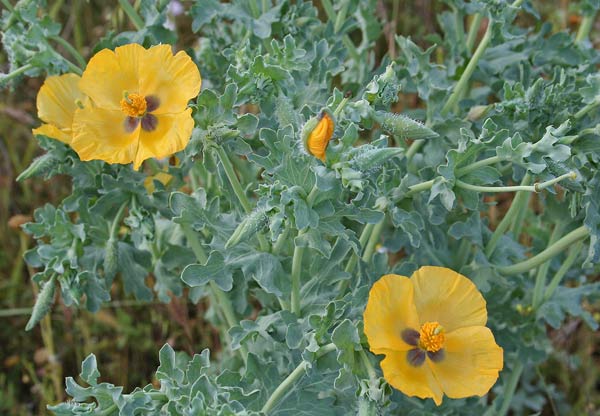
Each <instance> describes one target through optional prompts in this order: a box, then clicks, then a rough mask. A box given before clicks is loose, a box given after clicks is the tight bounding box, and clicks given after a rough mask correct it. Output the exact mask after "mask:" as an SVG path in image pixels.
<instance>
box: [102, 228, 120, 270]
mask: <svg viewBox="0 0 600 416" xmlns="http://www.w3.org/2000/svg"><path fill="white" fill-rule="evenodd" d="M118 262H119V253H118V249H117V240H116V239H114V238H110V239H109V240H108V241H107V242H106V248H105V251H104V277H105V278H107V279H112V278H113V277H115V274H117V268H118Z"/></svg>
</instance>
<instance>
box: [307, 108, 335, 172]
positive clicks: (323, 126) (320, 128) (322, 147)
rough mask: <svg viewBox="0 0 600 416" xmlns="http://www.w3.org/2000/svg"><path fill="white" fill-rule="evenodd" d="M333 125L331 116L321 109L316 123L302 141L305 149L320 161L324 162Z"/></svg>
mask: <svg viewBox="0 0 600 416" xmlns="http://www.w3.org/2000/svg"><path fill="white" fill-rule="evenodd" d="M307 124H308V123H307ZM334 127H335V123H334V121H333V118H332V117H331V116H330V115H329V113H328V112H327V111H322V112H321V114H320V115H319V118H318V122H317V125H316V126H315V128H314V129H313V130H312V131H311V132H310V133H309V134H308V137H307V138H306V140H305V142H304V145H305V147H306V150H307V151H308V152H309V153H310V154H311V155H313V156H314V157H316V158H317V159H319V160H321V161H322V162H325V151H326V150H327V145H328V144H329V140H331V137H332V136H333V130H334Z"/></svg>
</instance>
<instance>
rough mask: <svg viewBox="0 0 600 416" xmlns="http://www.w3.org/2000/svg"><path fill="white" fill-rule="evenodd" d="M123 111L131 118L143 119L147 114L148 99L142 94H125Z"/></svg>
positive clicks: (122, 105)
mask: <svg viewBox="0 0 600 416" xmlns="http://www.w3.org/2000/svg"><path fill="white" fill-rule="evenodd" d="M123 95H124V96H123V99H122V100H121V102H120V103H119V104H121V110H122V111H123V112H124V113H125V114H127V115H128V116H129V117H141V116H143V115H144V114H146V107H147V104H146V98H145V97H144V96H142V95H140V94H135V93H132V94H127V93H125V94H123Z"/></svg>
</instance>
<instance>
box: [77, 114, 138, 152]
mask: <svg viewBox="0 0 600 416" xmlns="http://www.w3.org/2000/svg"><path fill="white" fill-rule="evenodd" d="M125 119H126V116H125V115H124V114H123V113H122V112H121V110H106V109H103V108H97V107H91V106H87V107H85V108H83V109H78V110H77V111H76V112H75V119H74V120H73V139H72V142H71V147H72V148H73V149H74V150H75V151H76V152H77V154H78V155H79V158H80V159H81V160H94V159H99V160H104V161H105V162H108V163H131V162H133V161H134V159H135V156H136V152H137V148H138V145H139V135H140V126H139V125H138V126H137V127H136V128H135V129H134V130H133V131H132V132H128V131H127V130H126V129H125Z"/></svg>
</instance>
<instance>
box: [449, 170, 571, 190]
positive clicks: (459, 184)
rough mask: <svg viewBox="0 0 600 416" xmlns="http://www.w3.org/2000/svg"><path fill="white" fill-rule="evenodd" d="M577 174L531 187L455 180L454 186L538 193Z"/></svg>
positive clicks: (566, 175)
mask: <svg viewBox="0 0 600 416" xmlns="http://www.w3.org/2000/svg"><path fill="white" fill-rule="evenodd" d="M576 177H577V174H576V173H574V172H569V173H565V174H564V175H561V176H559V177H556V178H554V179H550V180H549V181H546V182H541V183H535V184H533V185H531V186H529V185H518V186H480V185H471V184H469V183H466V182H463V181H461V180H460V179H457V180H456V186H458V187H459V188H463V189H467V190H469V191H477V192H517V191H527V192H540V191H542V190H543V189H546V188H548V187H550V186H552V185H554V184H556V183H558V182H560V181H562V180H565V179H575V178H576Z"/></svg>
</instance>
